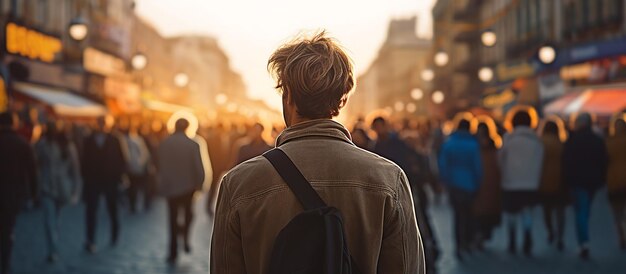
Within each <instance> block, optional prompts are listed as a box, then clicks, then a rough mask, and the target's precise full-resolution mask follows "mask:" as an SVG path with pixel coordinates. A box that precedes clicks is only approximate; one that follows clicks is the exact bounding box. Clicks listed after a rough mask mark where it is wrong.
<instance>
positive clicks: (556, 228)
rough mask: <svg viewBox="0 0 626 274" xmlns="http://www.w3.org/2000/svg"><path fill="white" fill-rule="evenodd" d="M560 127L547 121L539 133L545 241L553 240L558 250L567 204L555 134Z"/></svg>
mask: <svg viewBox="0 0 626 274" xmlns="http://www.w3.org/2000/svg"><path fill="white" fill-rule="evenodd" d="M561 130H563V129H560V128H559V125H558V124H557V123H556V122H554V121H548V122H546V123H545V125H544V128H543V132H542V136H541V140H542V141H543V151H544V156H543V157H544V161H543V169H542V173H541V184H540V185H539V197H540V199H541V204H542V207H543V218H544V222H545V224H546V229H547V231H548V243H550V244H552V243H554V242H555V241H556V246H557V249H558V250H559V251H561V250H563V248H564V244H563V232H564V228H565V207H566V206H567V192H566V188H565V186H564V184H563V179H562V174H563V171H562V159H563V143H562V141H561V139H560V136H559V134H560V131H561Z"/></svg>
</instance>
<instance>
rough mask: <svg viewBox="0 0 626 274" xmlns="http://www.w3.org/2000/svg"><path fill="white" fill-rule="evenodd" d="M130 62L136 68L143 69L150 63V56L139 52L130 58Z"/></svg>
mask: <svg viewBox="0 0 626 274" xmlns="http://www.w3.org/2000/svg"><path fill="white" fill-rule="evenodd" d="M130 64H131V65H132V66H133V69H134V70H142V69H144V68H146V65H148V57H146V56H145V55H143V54H142V53H137V54H135V56H133V58H132V59H131V60H130Z"/></svg>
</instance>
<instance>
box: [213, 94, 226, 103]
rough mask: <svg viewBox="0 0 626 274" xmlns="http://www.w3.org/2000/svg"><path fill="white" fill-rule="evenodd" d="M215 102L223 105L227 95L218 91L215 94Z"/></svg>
mask: <svg viewBox="0 0 626 274" xmlns="http://www.w3.org/2000/svg"><path fill="white" fill-rule="evenodd" d="M215 102H216V103H217V104H218V105H220V106H223V105H224V104H226V102H228V96H226V94H224V93H220V94H218V95H216V96H215Z"/></svg>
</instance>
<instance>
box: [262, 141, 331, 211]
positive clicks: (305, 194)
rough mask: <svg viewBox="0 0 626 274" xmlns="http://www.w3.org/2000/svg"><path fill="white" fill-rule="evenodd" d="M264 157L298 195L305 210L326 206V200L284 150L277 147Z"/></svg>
mask: <svg viewBox="0 0 626 274" xmlns="http://www.w3.org/2000/svg"><path fill="white" fill-rule="evenodd" d="M263 157H265V158H266V159H267V160H268V161H270V163H271V164H272V166H274V169H276V171H277V172H278V174H279V175H280V177H281V178H283V181H285V183H287V185H288V186H289V188H290V189H291V192H293V194H294V195H296V198H298V200H299V201H300V204H302V206H303V207H304V209H305V210H312V209H316V208H320V207H326V203H325V202H324V200H322V198H321V197H320V195H319V194H317V192H316V191H315V189H313V187H312V186H311V184H310V183H309V181H307V179H306V178H304V175H302V173H301V172H300V170H299V169H298V168H297V167H296V165H294V164H293V162H292V161H291V159H289V156H287V154H285V152H284V151H282V150H281V149H279V148H275V149H272V150H270V151H268V152H266V153H264V154H263Z"/></svg>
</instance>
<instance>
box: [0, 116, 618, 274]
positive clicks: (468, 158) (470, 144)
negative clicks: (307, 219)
mask: <svg viewBox="0 0 626 274" xmlns="http://www.w3.org/2000/svg"><path fill="white" fill-rule="evenodd" d="M37 117H39V115H37V113H36V112H32V111H31V112H29V113H28V115H22V117H21V118H22V119H21V120H22V121H19V120H20V119H19V118H18V115H15V114H13V113H2V114H1V119H0V120H1V121H0V122H1V123H0V127H1V130H0V150H1V151H2V152H3V153H1V154H0V174H1V175H0V176H2V181H3V182H10V183H7V184H5V183H3V184H0V187H2V191H1V192H0V195H2V197H1V199H0V203H2V206H1V207H0V210H1V213H2V214H1V218H0V219H1V220H0V222H1V227H0V234H1V235H0V236H1V239H0V244H1V247H2V251H1V254H2V269H3V272H2V273H6V270H8V263H9V258H10V250H11V245H12V234H13V227H14V225H15V220H16V217H17V215H18V213H19V212H20V210H21V209H22V205H23V204H24V203H25V202H27V201H30V206H31V207H33V206H34V207H40V208H41V209H42V210H43V212H44V215H43V216H44V219H43V220H42V222H43V224H44V227H45V231H46V235H45V236H46V239H47V243H46V244H47V246H48V254H49V255H48V258H47V259H48V260H49V261H50V262H55V261H57V260H58V259H59V253H58V245H59V242H58V234H59V233H62V231H58V227H59V224H58V222H59V220H60V219H59V216H60V214H62V211H63V208H64V207H65V206H68V205H73V204H76V203H78V202H79V201H82V202H84V204H85V223H86V239H85V250H86V251H87V252H89V253H96V252H97V245H96V237H95V235H96V228H97V227H98V226H97V216H98V214H97V212H98V206H99V204H100V200H101V198H102V197H103V198H104V201H105V204H106V210H107V212H108V216H109V218H110V226H111V227H110V233H111V237H110V244H111V245H113V246H115V245H116V244H117V242H118V240H119V238H120V233H121V228H120V227H122V226H123V224H120V221H119V214H120V213H119V211H120V210H127V211H128V212H129V213H131V214H135V213H138V212H140V211H142V210H143V211H148V210H150V208H151V207H152V202H153V200H154V198H155V197H156V196H161V197H164V198H166V199H167V203H168V212H169V217H170V223H169V228H170V235H169V237H170V246H169V256H168V258H167V259H168V261H169V262H172V263H173V262H175V261H176V259H177V257H178V249H179V248H178V247H179V245H180V244H179V243H180V242H181V240H182V245H183V250H184V251H185V252H191V243H190V242H189V231H190V226H191V224H192V220H193V210H192V208H193V206H192V205H193V203H194V201H196V200H197V195H196V193H198V192H201V191H203V190H205V191H206V192H207V199H206V201H207V203H206V211H207V214H209V215H212V214H214V213H213V212H214V207H215V203H216V197H217V192H218V189H219V183H218V182H219V180H220V178H221V176H223V174H224V173H225V172H227V171H228V170H229V169H230V168H232V167H234V166H235V165H237V164H239V163H242V162H244V161H246V160H249V159H251V158H253V157H256V156H259V155H261V154H263V153H264V152H266V151H268V150H269V149H271V148H272V147H273V144H272V143H271V142H273V141H274V140H276V138H277V137H278V135H279V133H280V132H281V131H282V128H280V127H278V126H275V127H273V128H272V129H271V130H269V129H268V130H266V129H265V127H264V126H263V125H262V124H260V123H249V124H245V125H241V126H239V125H225V124H220V123H218V124H216V125H214V126H211V127H202V126H200V127H199V128H198V129H195V128H192V127H190V121H189V119H185V118H183V119H178V120H176V121H175V123H173V126H172V128H171V129H170V130H169V131H168V128H167V125H166V124H165V123H163V122H161V121H159V120H150V121H144V120H142V119H141V118H140V117H120V118H118V119H114V118H112V117H101V118H99V119H97V120H96V121H91V122H88V123H85V122H83V123H77V122H69V121H66V120H62V119H57V120H54V119H48V120H47V121H46V122H44V123H40V122H39V121H40V120H41V119H39V118H37ZM624 117H626V116H624V115H623V114H619V115H617V116H616V117H615V119H613V120H612V122H611V125H610V126H609V128H607V129H599V128H597V127H594V123H593V117H592V116H591V115H589V114H584V113H583V114H580V115H578V116H577V117H576V118H574V119H572V121H573V122H572V123H566V122H564V121H563V120H561V119H560V118H559V117H556V116H553V117H547V118H544V119H539V118H538V117H537V113H536V112H535V111H534V109H532V108H529V107H518V108H514V109H513V110H511V113H510V115H508V118H507V119H506V121H504V122H502V123H499V122H497V121H496V120H494V119H492V118H491V117H490V116H488V115H478V116H474V115H472V114H470V113H460V114H458V115H457V116H456V117H455V119H454V120H451V121H447V122H438V121H434V120H429V119H421V120H417V119H403V120H401V121H392V120H390V119H387V118H383V117H376V118H375V119H373V120H372V121H371V122H370V121H367V122H366V121H365V119H359V120H358V121H357V122H356V123H355V124H354V126H353V130H352V132H351V135H352V140H353V142H354V144H355V145H356V146H358V147H360V148H362V149H365V150H368V151H371V152H373V153H376V154H378V155H380V156H382V157H385V158H387V159H390V160H391V161H393V162H395V163H396V164H397V165H398V166H400V167H401V168H402V169H403V170H404V171H405V173H406V175H407V177H408V179H409V182H410V186H411V190H412V191H413V196H414V200H415V201H416V202H415V209H416V214H417V220H418V225H419V227H420V231H421V235H422V237H423V242H424V246H425V250H426V257H427V258H426V259H427V261H428V262H429V263H428V264H427V266H428V267H429V268H432V267H433V266H434V265H435V263H434V262H435V261H436V260H437V258H438V256H439V253H440V251H439V247H438V243H437V240H436V236H437V235H436V234H437V232H436V231H434V230H433V228H432V226H431V224H430V219H429V216H428V207H429V204H430V201H429V199H430V198H431V197H438V196H439V194H441V193H444V192H446V193H447V194H448V196H449V201H450V205H451V207H452V209H453V212H454V220H453V223H454V238H455V248H456V251H455V255H456V256H457V258H458V259H459V260H463V259H464V257H465V255H466V254H468V253H471V252H473V251H477V250H483V249H484V248H485V247H484V244H485V242H486V241H487V240H489V239H490V238H491V237H492V234H493V231H494V229H495V228H496V227H498V226H499V225H500V224H502V223H504V224H505V225H506V229H507V230H506V231H507V232H508V234H509V244H508V250H509V252H511V253H516V252H518V249H519V248H518V243H517V241H516V239H517V235H518V231H519V228H521V233H522V236H523V241H522V243H521V251H522V252H523V254H525V255H528V256H530V255H531V254H532V248H533V240H534V238H533V236H532V233H531V226H532V223H533V217H532V214H531V213H532V209H533V208H534V207H535V206H541V207H542V209H543V216H544V220H543V221H544V223H545V227H546V230H547V232H548V233H547V234H548V239H547V241H548V242H549V243H551V244H553V245H554V246H555V248H557V249H558V250H563V249H564V248H565V245H564V241H563V234H564V230H565V223H566V222H565V209H566V207H567V206H569V205H572V206H573V207H574V211H575V218H576V220H575V224H576V232H577V236H578V243H579V248H580V251H579V252H580V253H579V254H580V256H581V257H582V258H588V257H589V241H590V235H589V215H590V208H591V204H592V201H593V198H594V195H595V193H597V191H598V189H600V188H602V187H603V186H605V185H606V186H608V195H609V200H610V202H611V208H612V209H613V215H614V217H615V226H616V228H617V231H618V233H619V235H618V236H619V239H620V247H621V248H622V249H626V169H624V168H623V167H624V166H626V120H625V119H624ZM268 140H270V142H268ZM5 152H6V153H5ZM164 155H167V156H166V157H161V156H164ZM429 193H430V194H429ZM140 201H141V202H140ZM179 215H182V216H183V217H184V218H183V221H182V223H179V217H178V216H179ZM439 236H440V237H441V236H442V235H439Z"/></svg>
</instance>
